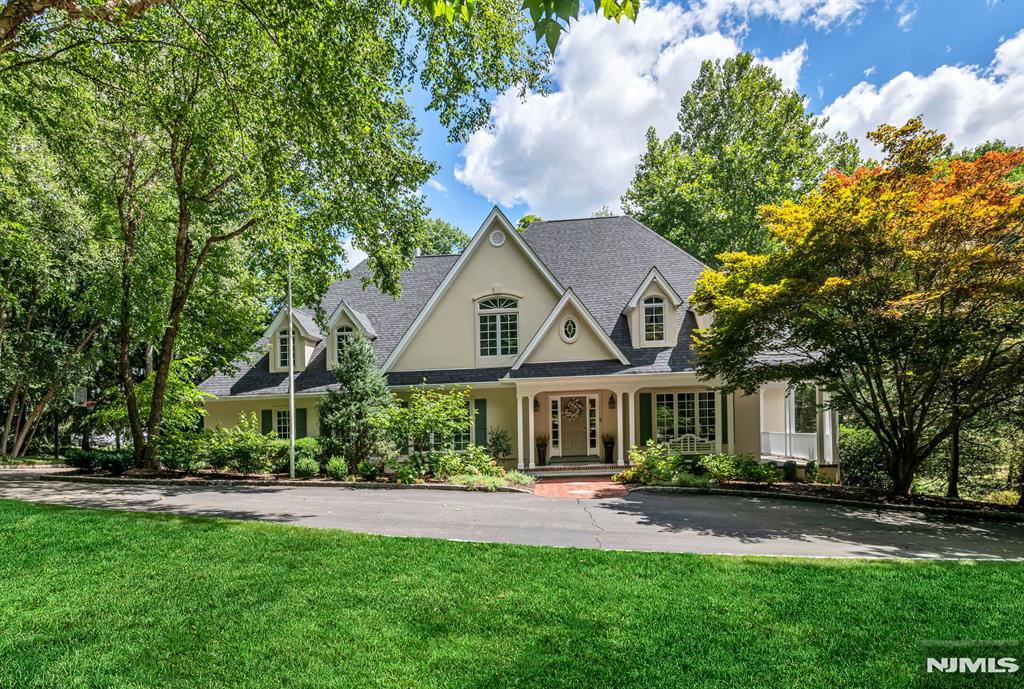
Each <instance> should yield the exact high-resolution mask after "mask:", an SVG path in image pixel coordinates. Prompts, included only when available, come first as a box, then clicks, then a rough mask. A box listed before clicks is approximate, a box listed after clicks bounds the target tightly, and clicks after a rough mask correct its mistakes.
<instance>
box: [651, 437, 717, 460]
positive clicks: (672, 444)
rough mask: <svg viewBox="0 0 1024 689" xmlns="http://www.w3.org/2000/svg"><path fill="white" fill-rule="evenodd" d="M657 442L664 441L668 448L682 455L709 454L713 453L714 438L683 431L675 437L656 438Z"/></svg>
mask: <svg viewBox="0 0 1024 689" xmlns="http://www.w3.org/2000/svg"><path fill="white" fill-rule="evenodd" d="M658 442H660V443H665V444H666V445H668V447H669V449H670V450H674V451H675V452H678V453H680V454H684V455H710V454H714V453H715V441H714V440H708V439H706V438H701V437H700V436H697V435H694V434H693V433H684V434H683V435H680V436H676V437H669V438H658Z"/></svg>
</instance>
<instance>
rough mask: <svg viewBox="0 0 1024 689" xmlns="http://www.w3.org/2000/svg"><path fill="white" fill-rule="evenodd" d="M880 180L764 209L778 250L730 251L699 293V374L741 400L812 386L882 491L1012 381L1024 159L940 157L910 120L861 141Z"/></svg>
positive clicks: (1020, 339) (1019, 340) (906, 480)
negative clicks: (866, 438) (705, 322)
mask: <svg viewBox="0 0 1024 689" xmlns="http://www.w3.org/2000/svg"><path fill="white" fill-rule="evenodd" d="M869 137H870V138H871V139H872V140H874V141H876V142H878V143H879V144H881V146H882V148H883V150H884V151H885V152H886V161H885V163H884V165H883V166H882V167H880V168H874V169H866V168H861V169H858V170H857V171H856V172H855V173H854V174H853V175H844V174H842V173H839V172H835V173H832V174H830V175H829V176H828V177H826V179H825V180H824V181H823V182H822V184H821V186H820V188H819V189H817V190H815V191H812V192H810V193H808V194H806V195H805V196H804V198H803V199H801V201H800V203H793V202H784V203H782V204H781V205H778V206H770V207H766V209H765V211H764V213H765V215H764V219H765V222H766V223H767V225H768V227H769V228H770V229H771V231H772V234H773V237H774V238H775V240H776V241H777V242H778V243H779V249H778V250H777V251H776V252H774V253H771V254H748V253H745V252H734V253H730V254H725V255H724V256H723V260H724V265H723V267H722V268H721V270H717V271H716V270H708V271H705V273H704V274H703V275H702V276H701V278H700V279H699V280H698V283H697V288H696V290H695V293H694V308H696V309H697V311H698V312H699V313H705V314H711V313H713V314H714V323H713V325H712V327H711V328H709V329H706V330H701V331H699V332H698V334H697V336H696V339H695V342H696V347H697V350H698V354H699V358H698V367H699V370H700V372H701V374H702V375H704V376H708V377H720V378H722V379H724V380H725V381H727V382H728V384H729V385H732V386H738V387H741V388H743V389H744V390H747V391H752V390H753V389H755V388H756V387H757V386H759V385H761V384H763V383H765V382H768V381H772V380H788V381H790V382H794V383H795V382H798V381H801V380H819V381H822V382H824V383H825V385H826V386H827V387H829V388H830V389H831V390H833V391H834V394H835V397H836V400H837V402H838V404H839V405H841V406H842V407H843V408H847V409H850V410H851V411H852V413H853V414H854V415H855V416H856V418H857V420H858V421H859V422H860V424H861V425H863V426H864V427H866V428H868V429H870V430H871V432H872V433H874V435H875V436H876V438H877V440H878V443H879V446H880V447H881V449H882V452H883V454H884V457H885V461H886V468H887V470H888V472H889V475H890V477H891V478H892V483H893V488H894V490H895V491H896V492H898V493H900V494H907V493H909V491H910V489H911V485H912V481H913V479H914V477H915V475H916V473H917V471H918V469H919V468H920V467H921V465H922V463H923V462H924V461H925V460H927V459H928V458H929V457H930V456H932V454H933V453H934V452H935V451H936V450H937V449H938V448H939V447H940V446H941V445H942V444H943V443H944V442H945V441H946V440H947V439H948V438H950V436H951V435H952V434H953V432H954V431H955V430H956V429H959V428H960V427H961V426H964V425H965V424H968V423H970V422H971V421H972V420H973V419H974V418H976V417H977V416H978V415H979V414H981V413H983V412H985V411H986V410H989V409H992V408H994V407H996V406H999V405H1002V404H1005V403H1006V401H1007V400H1010V399H1013V398H1014V397H1015V396H1017V395H1019V394H1020V393H1021V388H1022V382H1021V381H1024V298H1022V297H1024V270H1022V267H1024V242H1022V241H1021V239H1022V237H1024V196H1021V195H1020V194H1019V193H1018V191H1019V190H1020V188H1021V184H1022V183H1021V182H1015V181H1012V180H1011V179H1010V175H1011V173H1012V172H1013V171H1014V170H1015V169H1016V168H1018V167H1019V166H1021V165H1022V164H1024V151H1015V152H1012V153H1000V152H996V151H990V152H988V153H987V154H985V155H984V156H982V157H981V158H978V159H977V160H975V161H973V162H965V161H955V162H952V163H948V164H947V163H946V162H944V161H942V160H940V158H939V156H940V154H941V152H942V149H943V145H944V142H945V137H943V136H941V135H939V134H936V133H935V132H933V131H927V130H924V128H923V125H922V124H921V121H920V120H919V119H915V120H911V121H910V122H908V123H907V124H906V125H904V126H903V127H899V128H897V127H893V126H889V125H885V126H882V127H880V128H879V129H878V130H877V131H875V132H872V133H870V134H869Z"/></svg>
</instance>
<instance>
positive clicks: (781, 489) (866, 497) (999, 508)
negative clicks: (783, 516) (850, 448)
mask: <svg viewBox="0 0 1024 689" xmlns="http://www.w3.org/2000/svg"><path fill="white" fill-rule="evenodd" d="M721 487H722V488H731V489H736V490H749V491H757V492H761V493H774V494H778V495H800V496H810V497H819V498H830V499H837V500H857V501H859V502H871V503H875V504H878V505H882V506H885V505H901V506H910V507H934V508H939V509H952V510H974V511H977V512H1011V513H1018V514H1021V513H1024V509H1022V508H1020V507H1018V506H1015V505H997V504H995V503H991V502H979V501H977V500H962V499H960V500H958V499H954V498H946V497H941V496H938V495H910V496H902V495H890V494H888V493H885V492H883V491H879V490H872V489H870V488H858V487H856V486H837V485H832V484H827V483H775V484H772V485H765V484H757V483H741V482H738V481H731V482H729V483H726V484H725V485H723V486H721Z"/></svg>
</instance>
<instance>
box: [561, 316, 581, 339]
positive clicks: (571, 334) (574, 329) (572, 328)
mask: <svg viewBox="0 0 1024 689" xmlns="http://www.w3.org/2000/svg"><path fill="white" fill-rule="evenodd" d="M579 332H580V330H579V326H577V325H576V320H575V319H572V318H566V319H565V322H564V323H562V339H563V340H565V341H566V342H575V340H576V336H577V335H579Z"/></svg>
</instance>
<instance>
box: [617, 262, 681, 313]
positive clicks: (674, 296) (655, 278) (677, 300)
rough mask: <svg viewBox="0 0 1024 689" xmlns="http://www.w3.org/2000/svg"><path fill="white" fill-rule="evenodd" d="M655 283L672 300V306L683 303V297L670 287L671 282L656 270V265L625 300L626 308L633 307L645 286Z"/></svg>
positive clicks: (645, 289)
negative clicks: (627, 299)
mask: <svg viewBox="0 0 1024 689" xmlns="http://www.w3.org/2000/svg"><path fill="white" fill-rule="evenodd" d="M652 282H654V283H657V285H658V286H659V287H661V289H662V290H663V291H664V292H665V295H666V296H668V298H669V299H670V300H672V306H675V307H677V308H678V307H679V305H680V304H682V303H683V298H682V297H680V296H679V294H678V293H677V292H676V291H675V290H674V289H672V283H670V282H669V281H668V280H666V279H665V276H664V275H662V274H661V271H660V270H658V266H654V267H653V268H651V271H650V272H649V273H647V277H645V278H644V281H643V282H641V283H640V286H639V287H637V288H636V292H633V296H632V297H630V298H629V301H627V302H626V310H630V309H635V308H636V305H637V302H639V301H640V297H642V296H643V295H644V292H645V291H647V288H648V287H650V285H651V283H652Z"/></svg>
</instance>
